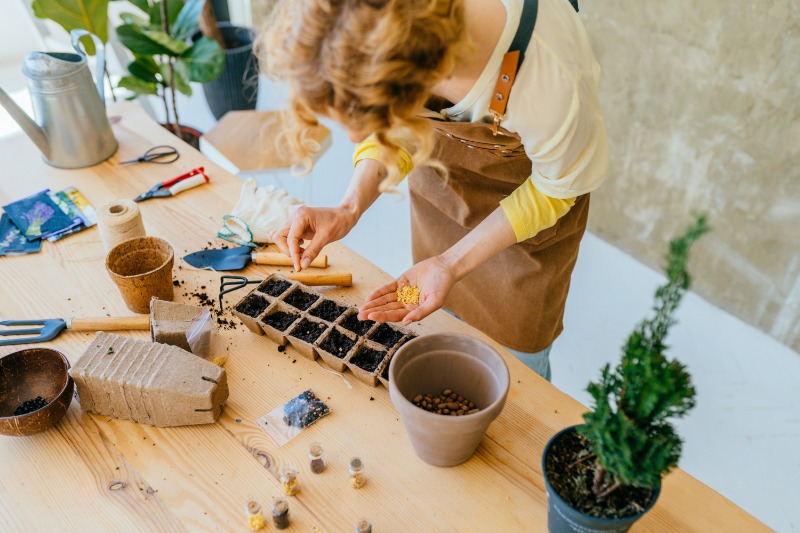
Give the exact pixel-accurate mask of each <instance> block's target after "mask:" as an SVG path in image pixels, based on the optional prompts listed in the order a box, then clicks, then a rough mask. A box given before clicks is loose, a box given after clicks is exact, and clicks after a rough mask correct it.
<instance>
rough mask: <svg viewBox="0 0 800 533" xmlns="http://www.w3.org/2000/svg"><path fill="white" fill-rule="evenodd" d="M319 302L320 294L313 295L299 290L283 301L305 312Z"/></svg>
mask: <svg viewBox="0 0 800 533" xmlns="http://www.w3.org/2000/svg"><path fill="white" fill-rule="evenodd" d="M317 300H319V294H311V293H310V292H304V291H301V290H300V289H298V290H296V291H294V292H293V293H291V294H290V295H289V296H287V297H286V298H284V300H283V301H284V302H286V303H287V304H289V305H291V306H292V307H296V308H298V309H300V310H301V311H305V310H306V309H308V308H309V307H311V305H312V304H313V303H314V302H316V301H317Z"/></svg>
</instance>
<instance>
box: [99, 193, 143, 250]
mask: <svg viewBox="0 0 800 533" xmlns="http://www.w3.org/2000/svg"><path fill="white" fill-rule="evenodd" d="M97 226H98V228H100V238H101V239H102V240H103V248H104V249H105V251H106V253H108V252H109V251H110V250H111V249H112V248H114V247H115V246H116V245H118V244H120V243H123V242H125V241H129V240H131V239H135V238H137V237H144V236H146V235H147V233H146V232H145V231H144V223H143V222H142V213H141V212H140V211H139V206H138V205H136V203H135V202H133V201H132V200H114V201H113V202H109V203H107V204H105V205H104V206H103V207H101V208H100V210H99V211H98V212H97Z"/></svg>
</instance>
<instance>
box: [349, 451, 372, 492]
mask: <svg viewBox="0 0 800 533" xmlns="http://www.w3.org/2000/svg"><path fill="white" fill-rule="evenodd" d="M347 472H348V473H349V474H350V485H352V486H353V488H354V489H360V488H361V487H363V486H364V485H366V484H367V476H366V474H365V473H364V463H362V462H361V459H360V458H359V457H353V458H352V459H350V464H348V465H347Z"/></svg>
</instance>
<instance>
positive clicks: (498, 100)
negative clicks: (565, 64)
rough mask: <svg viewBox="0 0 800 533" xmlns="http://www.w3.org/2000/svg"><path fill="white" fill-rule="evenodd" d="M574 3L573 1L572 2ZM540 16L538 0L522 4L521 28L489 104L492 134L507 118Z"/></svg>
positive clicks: (505, 56)
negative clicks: (515, 82) (516, 84)
mask: <svg viewBox="0 0 800 533" xmlns="http://www.w3.org/2000/svg"><path fill="white" fill-rule="evenodd" d="M570 1H572V0H570ZM538 14H539V2H538V0H525V1H524V2H523V4H522V14H521V15H520V20H519V26H518V27H517V33H516V34H515V35H514V39H513V40H512V41H511V46H509V47H508V52H506V55H504V56H503V62H502V63H501V65H500V74H499V75H498V76H497V82H496V83H495V86H494V96H493V97H492V99H491V101H490V102H489V112H490V113H491V114H492V115H493V116H494V125H493V126H492V133H494V134H495V135H497V128H498V126H499V125H500V121H502V120H503V119H505V118H506V116H505V113H506V106H507V105H508V96H509V95H510V94H511V86H512V85H513V84H514V78H515V77H516V76H517V71H518V70H519V66H520V65H521V64H522V61H523V60H524V59H525V50H527V49H528V43H529V42H530V41H531V35H533V28H534V26H536V16H537V15H538Z"/></svg>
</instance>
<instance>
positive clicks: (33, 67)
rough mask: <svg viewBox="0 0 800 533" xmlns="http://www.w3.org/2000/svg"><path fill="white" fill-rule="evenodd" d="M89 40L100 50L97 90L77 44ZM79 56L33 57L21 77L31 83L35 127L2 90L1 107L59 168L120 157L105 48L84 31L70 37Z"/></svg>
mask: <svg viewBox="0 0 800 533" xmlns="http://www.w3.org/2000/svg"><path fill="white" fill-rule="evenodd" d="M84 35H89V36H91V38H92V40H93V41H94V44H95V47H96V49H97V68H96V72H95V75H96V77H97V89H95V87H94V83H93V82H92V75H91V73H90V72H89V66H88V64H87V61H86V55H85V54H84V53H83V51H82V50H81V47H80V44H79V43H78V39H80V38H81V37H83V36H84ZM70 36H71V38H72V46H73V47H74V48H75V51H76V52H77V53H76V54H73V53H70V52H31V53H30V54H28V56H27V57H26V58H25V62H24V63H23V67H22V73H23V74H25V77H26V78H27V79H28V80H27V81H28V91H29V92H30V94H31V102H32V104H33V113H34V116H35V117H36V122H34V121H33V120H31V119H30V117H28V115H27V114H26V113H25V112H24V111H23V110H22V109H20V107H19V106H18V105H17V104H16V103H15V102H14V101H13V100H12V99H11V97H9V96H8V94H7V93H6V92H5V91H4V90H3V89H0V105H2V106H3V107H4V108H5V109H6V111H8V113H9V114H10V115H11V117H12V118H13V119H14V120H15V121H16V122H17V124H19V125H20V127H22V130H23V131H24V132H25V133H26V134H27V135H28V137H30V138H31V140H32V141H33V142H34V143H35V144H36V146H37V147H39V150H41V151H42V155H43V158H44V160H45V162H46V163H47V164H49V165H52V166H54V167H59V168H82V167H89V166H92V165H96V164H97V163H100V162H102V161H105V160H106V159H108V158H109V157H111V156H112V155H113V154H114V152H116V151H117V140H116V139H115V138H114V133H113V132H112V131H111V125H110V124H109V122H108V117H107V116H106V110H105V103H104V102H105V98H104V94H103V93H104V91H103V73H104V72H105V50H104V47H103V42H102V41H101V40H100V39H99V38H98V37H97V36H95V35H92V34H91V33H89V32H88V31H86V30H72V31H71V32H70Z"/></svg>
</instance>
